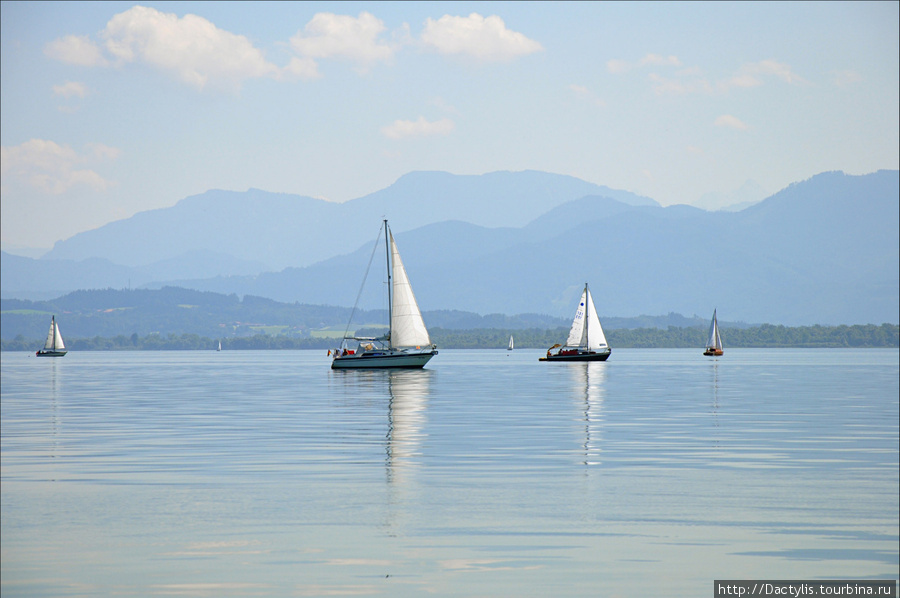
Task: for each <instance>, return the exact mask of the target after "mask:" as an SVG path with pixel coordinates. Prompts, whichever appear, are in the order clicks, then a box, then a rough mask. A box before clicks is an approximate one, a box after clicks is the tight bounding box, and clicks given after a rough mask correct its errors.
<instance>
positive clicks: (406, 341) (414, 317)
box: [389, 233, 431, 348]
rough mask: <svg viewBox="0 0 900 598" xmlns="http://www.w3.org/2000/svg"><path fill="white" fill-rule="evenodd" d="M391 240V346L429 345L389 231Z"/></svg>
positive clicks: (429, 342) (398, 253)
mask: <svg viewBox="0 0 900 598" xmlns="http://www.w3.org/2000/svg"><path fill="white" fill-rule="evenodd" d="M389 237H390V240H391V264H392V267H391V278H392V280H391V283H392V284H391V289H392V298H391V347H392V348H397V347H424V346H428V345H431V337H429V336H428V329H427V328H425V322H424V321H423V320H422V312H420V311H419V304H418V303H416V296H415V294H413V290H412V286H410V284H409V277H408V276H407V275H406V268H404V267H403V260H401V259H400V252H399V251H398V250H397V244H396V243H395V242H394V235H393V233H389Z"/></svg>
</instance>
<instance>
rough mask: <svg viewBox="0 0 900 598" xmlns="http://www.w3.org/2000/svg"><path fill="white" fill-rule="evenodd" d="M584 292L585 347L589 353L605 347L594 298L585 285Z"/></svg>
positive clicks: (604, 336)
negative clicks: (585, 315) (585, 299)
mask: <svg viewBox="0 0 900 598" xmlns="http://www.w3.org/2000/svg"><path fill="white" fill-rule="evenodd" d="M584 292H585V294H586V295H587V326H586V328H587V330H585V335H584V336H585V339H584V340H585V346H586V348H587V349H588V350H589V351H597V350H598V349H603V348H605V347H606V346H607V344H606V335H605V334H603V327H602V326H601V325H600V318H599V317H597V309H596V308H595V307H594V298H593V297H592V296H591V291H590V289H588V288H587V285H584Z"/></svg>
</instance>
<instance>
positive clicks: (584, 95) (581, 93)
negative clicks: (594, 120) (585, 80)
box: [569, 84, 606, 108]
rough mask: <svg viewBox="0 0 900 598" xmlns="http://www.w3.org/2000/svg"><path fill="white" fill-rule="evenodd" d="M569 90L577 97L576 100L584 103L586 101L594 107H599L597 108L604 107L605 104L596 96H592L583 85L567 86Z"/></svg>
mask: <svg viewBox="0 0 900 598" xmlns="http://www.w3.org/2000/svg"><path fill="white" fill-rule="evenodd" d="M569 89H570V90H571V91H572V92H574V93H575V96H576V97H578V98H579V99H581V100H584V101H586V102H590V103H591V104H593V105H595V106H599V107H601V108H602V107H603V106H606V102H604V101H603V100H601V99H600V98H599V97H597V95H596V94H594V93H593V92H592V91H590V90H589V89H588V88H587V87H585V86H584V85H574V84H573V85H569Z"/></svg>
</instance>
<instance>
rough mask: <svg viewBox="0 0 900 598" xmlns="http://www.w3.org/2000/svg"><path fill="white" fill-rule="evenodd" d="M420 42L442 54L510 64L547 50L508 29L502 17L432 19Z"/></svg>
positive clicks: (475, 15)
mask: <svg viewBox="0 0 900 598" xmlns="http://www.w3.org/2000/svg"><path fill="white" fill-rule="evenodd" d="M421 40H422V42H423V43H424V44H425V45H427V46H430V47H432V48H434V49H435V50H437V51H438V52H440V53H442V54H464V55H468V56H472V57H474V58H477V59H479V60H485V61H490V60H498V61H502V60H511V59H513V58H517V57H519V56H525V55H527V54H531V53H533V52H538V51H540V50H543V49H544V48H543V46H541V44H540V43H538V42H536V41H535V40H533V39H529V38H528V37H526V36H525V35H523V34H521V33H519V32H517V31H512V30H510V29H507V28H506V24H505V23H504V22H503V19H501V18H500V17H498V16H496V15H494V16H490V17H483V16H481V15H479V14H478V13H472V14H470V15H469V16H468V17H453V16H450V15H444V16H443V17H441V18H440V19H438V20H437V21H435V20H434V19H431V18H429V19H427V20H426V21H425V30H424V31H423V32H422V36H421Z"/></svg>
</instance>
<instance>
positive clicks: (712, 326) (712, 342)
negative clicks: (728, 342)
mask: <svg viewBox="0 0 900 598" xmlns="http://www.w3.org/2000/svg"><path fill="white" fill-rule="evenodd" d="M706 347H707V348H708V349H721V348H722V337H721V336H720V335H719V322H718V320H717V319H716V310H713V317H712V322H710V323H709V339H708V340H707V341H706Z"/></svg>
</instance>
